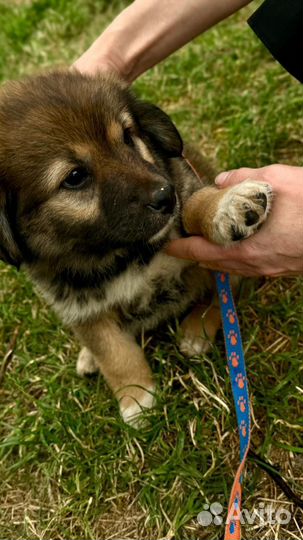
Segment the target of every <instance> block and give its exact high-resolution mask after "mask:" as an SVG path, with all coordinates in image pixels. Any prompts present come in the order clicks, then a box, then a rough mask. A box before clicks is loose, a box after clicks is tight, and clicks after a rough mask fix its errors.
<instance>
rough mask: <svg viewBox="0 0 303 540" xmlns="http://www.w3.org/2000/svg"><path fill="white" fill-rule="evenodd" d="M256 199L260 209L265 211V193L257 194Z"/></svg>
mask: <svg viewBox="0 0 303 540" xmlns="http://www.w3.org/2000/svg"><path fill="white" fill-rule="evenodd" d="M256 198H257V199H258V201H259V204H260V205H261V206H262V208H263V209H264V210H266V207H267V197H266V195H265V193H258V195H257V196H256Z"/></svg>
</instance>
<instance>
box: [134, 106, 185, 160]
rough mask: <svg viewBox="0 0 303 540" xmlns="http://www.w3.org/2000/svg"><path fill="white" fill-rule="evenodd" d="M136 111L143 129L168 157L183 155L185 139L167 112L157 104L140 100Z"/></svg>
mask: <svg viewBox="0 0 303 540" xmlns="http://www.w3.org/2000/svg"><path fill="white" fill-rule="evenodd" d="M135 113H136V119H137V122H138V124H139V125H140V127H141V129H142V130H143V131H144V132H145V133H146V134H147V135H148V136H149V137H150V139H151V141H152V142H153V143H154V144H155V145H156V146H158V147H159V148H161V150H162V151H163V152H164V153H165V154H166V155H167V156H168V157H179V156H181V155H182V150H183V141H182V139H181V136H180V134H179V132H178V130H177V128H176V127H175V126H174V124H173V123H172V121H171V119H170V118H169V116H168V115H167V114H166V113H165V112H163V111H162V110H161V109H159V107H156V105H152V104H150V103H145V102H138V103H137V104H136V109H135Z"/></svg>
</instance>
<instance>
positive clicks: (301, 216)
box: [167, 164, 303, 277]
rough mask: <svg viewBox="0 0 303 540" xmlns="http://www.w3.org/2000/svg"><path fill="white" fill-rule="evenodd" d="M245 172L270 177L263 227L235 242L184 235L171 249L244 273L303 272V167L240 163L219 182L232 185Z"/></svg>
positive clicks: (172, 252)
mask: <svg viewBox="0 0 303 540" xmlns="http://www.w3.org/2000/svg"><path fill="white" fill-rule="evenodd" d="M222 177H223V174H221V175H219V177H218V178H217V182H218V180H220V179H221V180H222ZM247 178H250V179H253V180H259V181H261V182H264V181H265V182H268V183H269V184H271V186H272V188H273V192H274V202H273V207H272V211H271V214H270V216H269V217H268V219H267V221H266V223H265V224H264V225H263V226H262V229H261V230H260V231H258V232H257V233H256V234H255V235H253V236H251V237H250V238H248V239H247V240H242V241H241V242H237V243H235V244H234V245H233V246H231V247H221V246H217V245H215V244H212V243H211V242H208V241H207V240H206V239H204V238H202V237H200V236H192V237H189V238H182V239H179V240H175V241H173V242H171V243H170V244H169V245H168V247H167V253H168V254H169V255H173V256H174V257H179V258H183V259H192V260H196V261H199V262H200V264H201V266H203V267H206V268H210V269H213V270H221V271H226V272H232V273H234V274H240V275H244V276H261V275H265V276H271V277H274V276H290V275H303V167H292V166H289V165H278V164H277V165H269V166H267V167H262V168H260V169H249V168H241V169H237V170H234V171H229V173H228V174H227V176H226V177H225V179H224V182H223V183H220V184H217V185H218V187H227V186H233V185H235V184H238V183H239V182H242V181H243V180H246V179H247Z"/></svg>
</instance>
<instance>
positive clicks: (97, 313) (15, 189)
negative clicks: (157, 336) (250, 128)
mask: <svg viewBox="0 0 303 540" xmlns="http://www.w3.org/2000/svg"><path fill="white" fill-rule="evenodd" d="M194 162H195V166H196V167H197V168H198V170H199V172H200V173H203V171H201V163H202V161H201V160H200V158H196V159H195V160H194ZM202 168H203V165H202ZM202 176H203V174H202ZM204 181H205V185H206V187H203V184H202V183H201V181H200V180H199V179H198V178H197V177H196V176H195V174H194V173H193V172H192V170H191V168H190V167H189V166H188V164H187V163H186V162H185V160H184V159H183V158H182V140H181V137H180V135H179V133H178V131H177V130H176V128H175V127H174V125H173V124H172V122H171V121H170V119H169V117H168V116H167V115H166V114H165V113H164V112H162V111H161V110H160V109H158V108H157V107H155V106H153V105H150V104H147V103H143V102H141V101H139V100H138V99H136V98H135V97H134V95H133V94H132V93H131V92H130V91H129V90H128V89H127V88H126V87H125V86H124V85H123V84H122V83H120V82H119V81H118V80H116V79H115V78H112V77H108V76H107V77H105V76H103V77H101V76H100V77H97V78H90V77H88V76H83V75H80V74H78V73H71V72H64V71H62V72H54V73H50V74H46V75H41V76H37V77H33V78H29V79H26V80H24V81H22V82H13V83H8V84H7V85H5V86H4V87H3V88H2V90H1V93H0V257H1V258H2V259H3V260H5V261H7V262H8V263H10V264H13V265H16V266H18V267H19V266H22V267H23V268H24V269H25V270H26V271H27V272H28V273H29V275H30V276H31V278H32V279H33V281H34V282H35V284H36V285H37V287H38V289H39V290H40V291H41V293H42V294H43V296H44V297H45V298H46V300H47V301H48V302H49V303H50V305H51V306H52V307H53V308H54V309H55V311H56V312H57V313H58V314H59V316H60V317H61V318H62V320H63V321H64V322H65V323H66V324H68V325H70V326H72V327H73V329H74V331H75V333H76V334H77V336H78V337H79V340H80V342H81V343H82V345H83V349H82V351H81V353H80V355H79V359H78V364H77V369H78V373H80V374H85V373H91V372H94V371H97V370H100V371H101V372H102V373H103V375H104V377H105V379H106V380H107V382H108V384H109V385H110V387H111V388H112V390H113V392H114V393H115V395H116V396H117V398H118V399H119V402H120V408H121V412H122V415H123V418H124V419H125V420H126V421H127V422H131V423H135V422H136V421H137V420H138V418H137V416H138V414H139V413H140V411H141V409H142V407H150V406H152V403H153V392H154V383H153V378H152V374H151V371H150V369H149V366H148V364H147V362H146V360H145V358H144V354H143V351H142V349H141V348H140V347H139V345H138V344H137V343H136V341H135V336H136V335H137V334H138V333H139V332H140V331H141V329H142V328H143V329H151V328H154V327H156V326H157V325H158V324H159V323H160V322H162V321H165V320H167V319H169V318H170V317H172V316H176V315H177V316H178V315H181V314H182V313H184V311H185V310H187V309H188V307H189V306H190V305H193V306H194V305H195V303H197V302H198V301H199V302H200V301H201V299H202V298H203V293H204V291H205V289H206V288H210V287H212V277H211V274H210V273H209V272H207V271H205V270H202V269H201V268H200V267H199V266H198V265H197V264H196V263H192V262H190V261H182V260H177V259H174V258H172V257H169V256H167V255H165V253H164V252H163V251H161V249H162V248H163V245H164V244H165V242H167V241H168V240H169V239H171V238H176V237H177V236H180V235H181V234H182V230H183V229H182V226H181V220H180V215H181V213H182V209H183V207H184V204H185V202H186V201H187V200H188V199H189V198H190V196H191V195H192V194H193V193H195V192H197V191H198V193H197V197H198V200H199V208H200V210H199V211H198V212H196V210H194V215H192V216H191V217H194V218H195V219H194V223H195V221H197V223H196V227H197V231H193V232H199V231H200V230H201V229H202V231H203V232H204V234H205V235H206V236H207V237H208V238H210V239H211V240H213V241H215V242H217V243H220V244H229V243H230V242H232V241H233V240H238V239H239V238H243V237H247V236H249V235H250V234H252V233H253V232H254V231H255V230H256V228H257V227H258V226H259V225H260V223H262V222H263V221H264V219H265V218H266V215H267V213H268V210H269V206H270V198H271V190H270V187H269V186H268V185H266V184H261V183H257V182H252V181H247V182H244V183H242V184H241V185H239V186H236V187H234V188H230V189H226V190H220V191H219V190H217V189H216V188H215V187H209V186H208V187H207V179H206V178H204ZM201 188H202V189H201ZM194 197H196V195H194ZM195 208H196V206H195ZM195 212H196V214H197V215H196V214H195ZM201 309H202V308H201V307H198V308H197V307H196V308H194V310H193V312H192V313H191V314H190V315H189V316H188V317H187V318H186V319H185V321H184V323H183V332H184V337H183V341H182V343H181V350H182V351H183V352H184V353H186V354H189V355H191V354H195V353H200V352H202V351H203V350H206V347H207V345H208V341H206V340H205V339H204V338H203V335H205V333H206V335H207V336H208V338H209V339H213V338H214V336H215V333H216V330H217V328H218V325H219V313H218V309H217V307H216V305H214V306H213V307H212V308H211V309H210V310H208V312H207V316H206V317H204V319H203V324H202V318H201ZM203 332H204V334H203Z"/></svg>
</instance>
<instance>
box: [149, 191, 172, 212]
mask: <svg viewBox="0 0 303 540" xmlns="http://www.w3.org/2000/svg"><path fill="white" fill-rule="evenodd" d="M147 206H148V208H151V209H152V210H154V211H155V212H159V213H161V214H172V212H173V210H174V208H175V206H176V195H175V190H174V188H173V186H171V185H170V184H166V185H165V186H162V187H161V188H160V189H157V190H156V191H154V192H153V193H152V196H151V201H150V203H149V204H148V205H147Z"/></svg>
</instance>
